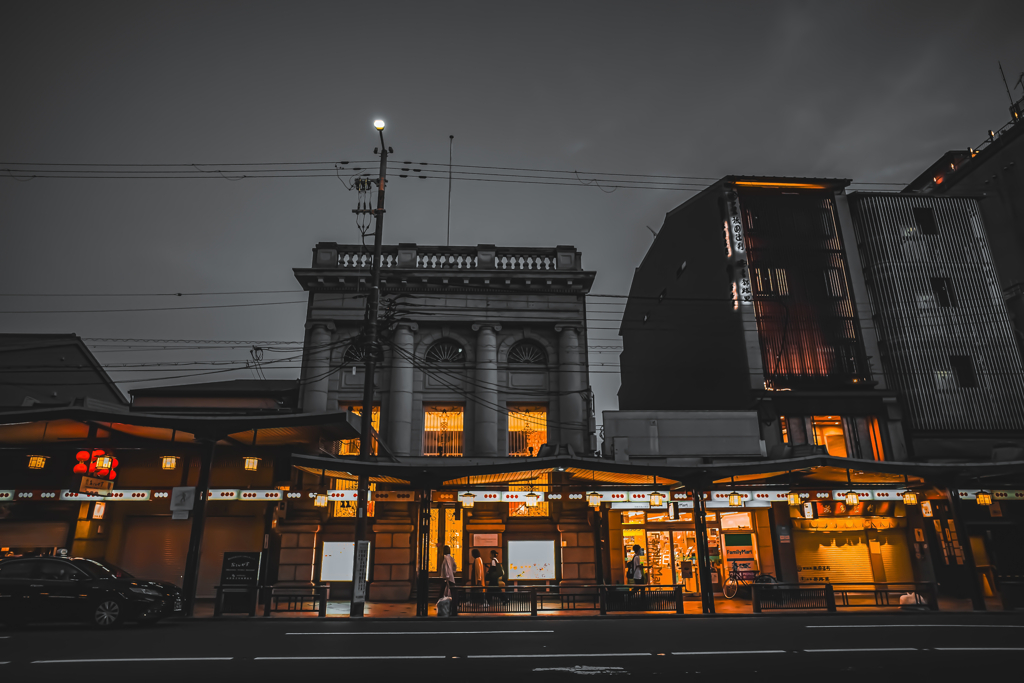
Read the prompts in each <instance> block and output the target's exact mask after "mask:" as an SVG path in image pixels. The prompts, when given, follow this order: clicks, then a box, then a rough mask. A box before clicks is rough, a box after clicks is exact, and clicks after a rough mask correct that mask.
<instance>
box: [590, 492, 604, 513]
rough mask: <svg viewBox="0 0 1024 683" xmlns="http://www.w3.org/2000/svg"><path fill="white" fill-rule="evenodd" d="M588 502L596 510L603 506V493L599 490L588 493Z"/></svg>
mask: <svg viewBox="0 0 1024 683" xmlns="http://www.w3.org/2000/svg"><path fill="white" fill-rule="evenodd" d="M587 504H588V505H590V507H592V508H594V509H595V510H598V509H600V507H601V494H600V493H598V492H597V491H591V492H590V493H588V494H587Z"/></svg>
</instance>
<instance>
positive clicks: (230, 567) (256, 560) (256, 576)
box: [220, 553, 262, 588]
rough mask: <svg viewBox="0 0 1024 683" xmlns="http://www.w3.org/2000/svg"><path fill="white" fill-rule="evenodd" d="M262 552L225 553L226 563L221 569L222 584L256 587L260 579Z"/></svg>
mask: <svg viewBox="0 0 1024 683" xmlns="http://www.w3.org/2000/svg"><path fill="white" fill-rule="evenodd" d="M261 554H262V553H224V564H223V565H221V570H220V585H222V586H251V587H253V588H255V587H256V586H257V585H258V584H259V580H260V555H261Z"/></svg>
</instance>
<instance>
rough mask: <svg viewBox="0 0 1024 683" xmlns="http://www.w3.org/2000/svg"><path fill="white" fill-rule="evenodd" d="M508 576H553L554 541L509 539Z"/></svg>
mask: <svg viewBox="0 0 1024 683" xmlns="http://www.w3.org/2000/svg"><path fill="white" fill-rule="evenodd" d="M508 578H510V579H513V580H516V579H553V578H555V542H554V541H509V542H508Z"/></svg>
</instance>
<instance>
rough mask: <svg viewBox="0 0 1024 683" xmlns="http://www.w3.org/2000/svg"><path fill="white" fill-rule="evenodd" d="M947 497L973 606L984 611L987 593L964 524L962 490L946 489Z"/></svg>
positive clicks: (978, 610) (976, 609)
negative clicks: (982, 587) (983, 590)
mask: <svg viewBox="0 0 1024 683" xmlns="http://www.w3.org/2000/svg"><path fill="white" fill-rule="evenodd" d="M946 499H947V500H948V501H949V511H950V513H951V514H952V516H953V523H954V524H956V537H957V539H958V540H959V541H960V549H961V550H963V553H964V569H965V570H966V571H967V590H968V592H969V594H970V596H971V607H972V608H973V609H974V610H975V611H976V612H984V611H985V610H986V609H987V608H986V606H985V594H984V593H983V592H982V590H981V581H980V578H981V577H979V576H978V566H977V565H976V564H975V563H974V549H973V548H972V547H971V537H970V535H968V533H967V525H966V524H964V519H963V516H962V515H961V514H960V512H961V510H960V506H961V505H962V503H961V502H960V491H959V490H958V489H955V488H953V487H950V488H948V489H946Z"/></svg>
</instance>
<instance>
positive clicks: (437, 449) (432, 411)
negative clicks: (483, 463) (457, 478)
mask: <svg viewBox="0 0 1024 683" xmlns="http://www.w3.org/2000/svg"><path fill="white" fill-rule="evenodd" d="M462 418H463V411H462V406H428V407H426V408H425V409H424V411H423V455H429V456H441V457H452V458H461V457H462ZM452 552H453V553H454V552H455V550H454V548H453V549H452Z"/></svg>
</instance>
